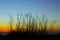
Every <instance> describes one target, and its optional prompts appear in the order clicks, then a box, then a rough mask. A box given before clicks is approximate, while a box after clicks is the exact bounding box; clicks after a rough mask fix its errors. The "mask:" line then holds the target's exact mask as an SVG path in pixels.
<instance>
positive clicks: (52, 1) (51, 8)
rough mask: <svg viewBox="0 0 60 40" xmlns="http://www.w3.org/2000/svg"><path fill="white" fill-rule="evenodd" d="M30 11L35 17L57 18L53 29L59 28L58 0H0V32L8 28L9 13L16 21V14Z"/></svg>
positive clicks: (59, 10) (59, 4) (59, 0)
mask: <svg viewBox="0 0 60 40" xmlns="http://www.w3.org/2000/svg"><path fill="white" fill-rule="evenodd" d="M26 12H27V13H31V12H32V15H33V16H34V17H35V16H36V13H37V15H38V16H39V17H42V15H43V14H44V15H46V16H47V18H48V19H49V20H50V21H52V20H55V19H56V20H57V23H56V27H55V29H56V30H57V29H58V30H59V29H60V25H59V24H60V0H0V32H1V31H4V30H5V31H8V30H9V28H8V27H9V20H10V19H9V13H10V14H11V15H12V16H13V18H14V21H15V22H16V17H17V16H16V14H18V13H19V14H20V13H22V15H23V17H24V15H25V14H26Z"/></svg>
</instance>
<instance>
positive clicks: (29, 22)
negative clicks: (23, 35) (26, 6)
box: [9, 13, 56, 34]
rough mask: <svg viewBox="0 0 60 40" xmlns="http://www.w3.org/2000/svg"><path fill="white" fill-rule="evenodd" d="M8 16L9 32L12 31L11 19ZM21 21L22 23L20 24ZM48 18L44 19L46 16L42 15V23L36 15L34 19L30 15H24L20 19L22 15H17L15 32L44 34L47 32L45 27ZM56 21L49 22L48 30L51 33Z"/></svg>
mask: <svg viewBox="0 0 60 40" xmlns="http://www.w3.org/2000/svg"><path fill="white" fill-rule="evenodd" d="M9 16H10V31H13V28H12V27H13V17H12V16H11V15H10V14H9ZM21 20H22V22H21ZM48 22H49V20H48V18H46V15H42V21H41V18H40V17H39V16H38V15H36V18H34V17H33V16H32V13H30V14H26V15H25V17H23V18H22V15H19V14H17V23H16V31H17V32H21V31H22V32H26V31H28V32H40V33H41V34H42V33H44V34H45V33H46V32H47V27H48V26H47V25H48ZM55 23H56V20H54V21H52V22H50V29H51V32H52V30H53V25H55Z"/></svg>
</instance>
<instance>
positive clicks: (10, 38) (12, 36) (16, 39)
mask: <svg viewBox="0 0 60 40" xmlns="http://www.w3.org/2000/svg"><path fill="white" fill-rule="evenodd" d="M23 39H24V40H29V39H30V40H35V39H36V40H42V39H44V40H45V39H48V40H49V39H53V40H54V39H60V34H58V35H48V34H47V35H37V34H36V33H35V32H11V33H9V34H7V35H5V36H2V35H0V40H23Z"/></svg>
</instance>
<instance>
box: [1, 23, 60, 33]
mask: <svg viewBox="0 0 60 40" xmlns="http://www.w3.org/2000/svg"><path fill="white" fill-rule="evenodd" d="M34 26H35V25H34ZM40 26H41V25H40ZM21 27H22V28H21ZM24 27H25V28H24ZM37 27H38V26H37ZM12 28H13V30H12V31H16V23H14V24H13V27H12ZM38 29H39V30H40V27H38ZM20 30H26V25H23V26H22V23H21V25H20ZM35 30H36V28H35ZM52 30H53V31H54V32H60V25H59V23H58V22H57V23H56V24H55V25H53V27H52ZM47 31H51V28H50V25H49V23H48V24H47ZM0 32H10V26H9V23H7V22H6V23H0Z"/></svg>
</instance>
